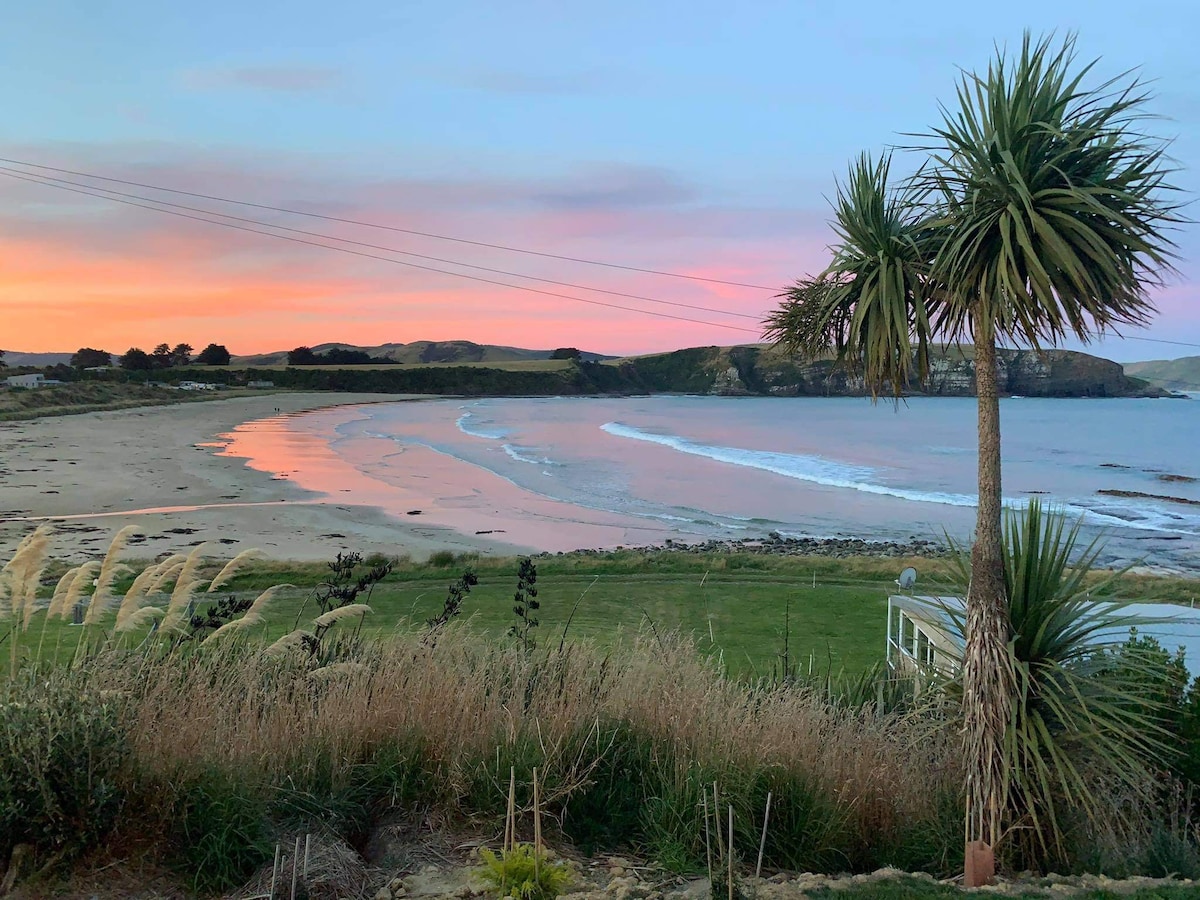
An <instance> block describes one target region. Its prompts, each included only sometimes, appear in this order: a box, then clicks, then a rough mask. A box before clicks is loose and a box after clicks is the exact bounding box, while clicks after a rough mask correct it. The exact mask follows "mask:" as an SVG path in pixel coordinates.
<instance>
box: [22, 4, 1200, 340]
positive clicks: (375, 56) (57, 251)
mask: <svg viewBox="0 0 1200 900" xmlns="http://www.w3.org/2000/svg"><path fill="white" fill-rule="evenodd" d="M1131 10H1132V12H1131ZM1198 18H1200V16H1198V15H1197V14H1196V13H1195V12H1194V11H1193V10H1192V9H1191V8H1190V4H1188V3H1185V2H1145V3H1140V4H1137V5H1136V7H1133V8H1131V7H1130V6H1129V5H1128V4H1122V5H1120V6H1118V5H1117V4H1116V3H1108V2H1090V3H1089V2H1059V3H1053V2H1041V3H1033V2H1011V3H1007V4H1002V5H984V4H965V3H961V2H960V3H953V4H951V3H924V4H920V3H912V4H895V3H877V4H871V3H859V4H854V5H841V6H837V7H834V6H833V5H832V4H826V3H795V2H794V3H752V4H745V5H741V6H737V5H734V4H728V3H721V4H715V3H686V4H685V3H652V4H646V3H638V4H633V3H625V2H610V3H607V4H587V5H583V4H563V3H554V4H551V3H508V4H484V3H460V4H450V3H407V4H404V3H399V4H384V3H311V2H300V3H289V4H275V3H254V4H248V3H229V2H223V0H218V2H209V3H205V4H202V5H201V4H188V5H184V4H161V3H148V2H145V3H144V2H87V3H83V2H79V3H69V2H61V0H49V2H45V0H44V2H38V3H27V4H21V5H20V6H19V7H17V8H14V9H12V10H9V11H7V14H6V23H5V28H4V30H3V32H2V33H0V56H2V58H3V59H4V60H5V61H6V63H7V65H6V70H7V72H8V73H9V77H8V78H6V79H5V80H4V81H3V82H0V108H3V109H4V110H5V112H6V115H5V123H4V127H3V129H2V130H0V155H3V156H6V157H10V158H16V159H22V160H29V161H32V162H40V163H43V164H46V165H55V166H62V167H64V168H69V169H75V170H79V171H85V172H95V173H100V174H106V175H112V176H114V177H121V178H130V179H133V180H138V181H145V182H149V183H153V184H162V185H166V186H172V187H182V188H185V189H189V190H201V191H203V192H206V193H216V194H220V195H223V196H231V197H237V198H246V199H252V200H255V201H256V202H262V203H268V204H270V205H282V206H288V207H293V208H295V207H299V208H302V209H307V210H314V211H317V210H319V211H323V212H334V213H335V214H337V215H341V216H344V217H348V218H356V219H363V220H366V221H371V222H383V223H388V224H393V225H398V226H401V227H406V228H414V229H417V230H423V231H433V232H437V233H441V234H447V235H452V236H461V237H465V238H470V239H473V240H482V241H487V242H494V243H502V244H510V245H514V246H520V247H529V248H534V249H539V250H546V251H549V252H553V253H559V254H564V255H570V256H581V257H586V258H592V259H601V260H608V261H612V262H617V263H625V264H630V265H635V266H642V267H647V268H655V269H668V270H671V271H680V272H684V273H688V274H698V275H705V276H707V277H716V278H725V279H728V280H733V281H745V282H749V283H752V284H761V285H766V286H774V285H779V286H782V285H783V284H786V283H787V282H788V281H789V280H791V279H792V278H794V277H796V276H798V275H801V274H803V273H804V272H806V271H814V270H817V269H820V268H821V267H823V265H824V261H825V254H824V251H823V248H824V246H825V245H826V244H827V243H828V242H829V241H830V239H831V235H830V233H829V231H828V229H827V227H826V224H825V220H826V218H827V205H826V200H825V198H826V197H827V196H828V195H829V194H830V193H831V191H832V189H833V185H834V179H835V178H836V177H838V176H840V175H841V173H842V172H843V171H844V170H845V166H846V163H847V162H848V161H849V160H850V159H851V158H852V157H853V156H855V155H856V154H858V153H859V152H860V151H862V150H871V151H874V152H878V151H881V150H883V149H885V148H886V147H888V146H891V145H895V144H904V143H907V142H909V141H910V140H912V139H911V138H907V137H905V133H907V132H920V131H922V130H924V129H926V128H928V127H929V126H931V125H933V124H935V123H936V121H937V119H938V101H939V100H941V101H949V100H951V99H953V93H954V86H955V79H956V77H957V73H958V67H963V68H967V69H975V68H982V67H984V66H986V64H987V62H988V60H989V58H990V57H991V55H992V53H993V46H994V44H995V43H1002V44H1003V43H1008V44H1010V45H1011V44H1015V43H1016V42H1018V41H1019V40H1020V36H1021V33H1022V31H1023V29H1025V28H1031V29H1033V30H1034V31H1035V32H1038V33H1040V32H1045V31H1050V30H1054V31H1057V32H1060V33H1066V32H1068V31H1075V32H1078V36H1079V51H1080V57H1081V58H1082V59H1091V58H1093V57H1100V58H1101V63H1100V66H1099V69H1098V72H1100V73H1102V74H1105V75H1111V74H1116V73H1118V72H1121V71H1124V70H1127V69H1131V68H1136V67H1141V71H1142V74H1143V75H1144V77H1146V78H1148V79H1150V80H1152V81H1153V82H1154V88H1155V91H1156V93H1157V95H1158V96H1157V99H1156V100H1155V102H1154V105H1153V107H1152V109H1153V111H1154V112H1156V113H1159V114H1161V115H1162V116H1163V117H1165V118H1164V120H1163V121H1160V122H1158V123H1156V124H1155V127H1156V129H1157V130H1158V131H1159V132H1160V133H1161V134H1163V135H1164V136H1166V137H1174V138H1175V143H1174V146H1173V149H1172V154H1173V156H1174V157H1175V158H1176V159H1177V160H1178V162H1179V164H1180V165H1181V166H1182V169H1183V171H1182V172H1181V173H1180V174H1179V176H1178V179H1177V180H1178V182H1179V184H1180V185H1181V186H1182V187H1184V188H1186V189H1188V190H1189V191H1191V192H1193V193H1194V192H1195V191H1196V189H1197V188H1198V187H1200V178H1198V176H1197V173H1196V170H1197V163H1198V162H1200V64H1198V63H1197V55H1198V54H1197V50H1196V46H1195V38H1196V36H1197V33H1198V31H1200V29H1197V27H1196V24H1195V22H1196V20H1197V19H1198ZM918 161H919V160H918V158H917V157H916V156H905V157H903V158H902V160H901V161H899V162H898V164H899V165H901V166H902V167H911V166H915V165H916V163H917V162H918ZM234 211H235V212H237V213H238V214H242V215H255V216H259V217H263V216H266V217H270V216H271V214H268V213H261V212H260V213H247V211H245V210H234ZM1193 215H1194V212H1193ZM265 220H266V219H264V221H265ZM270 221H274V222H282V221H284V220H283V219H282V218H279V217H272V218H270ZM287 222H288V224H290V225H292V226H294V227H300V228H309V229H316V230H320V231H323V232H325V233H330V234H337V235H339V236H346V237H352V238H353V239H355V240H366V241H370V242H372V243H379V244H385V245H387V246H389V247H396V248H399V249H406V250H410V251H412V252H418V253H426V254H433V255H441V256H443V257H446V258H453V259H454V260H456V261H462V262H471V263H474V264H476V265H485V266H492V267H497V268H502V269H505V270H506V271H514V272H519V273H527V274H533V275H538V276H541V277H543V278H553V279H556V280H564V281H570V282H572V283H577V284H582V285H585V286H587V287H603V288H605V289H608V290H613V291H620V292H624V293H633V294H638V295H646V296H653V297H656V298H660V299H664V300H667V301H670V302H673V303H688V304H692V305H699V306H705V307H708V308H710V309H713V310H735V311H740V312H742V313H743V314H744V315H758V314H760V313H762V312H763V311H765V310H766V309H768V308H770V306H771V305H772V304H773V300H772V297H771V293H770V292H768V291H763V290H749V289H735V288H730V287H727V286H720V285H713V284H708V283H703V282H687V281H685V280H683V279H664V278H657V277H654V276H643V275H636V274H634V273H628V272H621V271H618V270H605V269H601V268H596V267H581V266H578V265H573V264H570V265H569V264H565V263H557V262H551V261H547V260H539V259H536V258H532V257H521V256H518V255H514V254H507V253H502V252H500V251H485V250H481V249H479V248H470V247H466V246H464V245H455V244H449V243H446V242H438V241H430V240H425V239H418V238H411V237H404V236H399V235H396V234H387V233H380V232H377V231H371V230H364V229H351V228H349V227H340V226H339V227H337V228H336V230H335V229H333V228H331V227H330V226H328V224H327V223H314V222H312V221H306V220H303V219H301V220H295V219H288V220H287ZM1178 237H1179V242H1180V246H1181V252H1182V255H1183V257H1184V258H1183V260H1182V261H1181V263H1180V269H1181V276H1180V278H1178V279H1176V282H1175V283H1174V284H1172V285H1171V286H1170V287H1169V288H1168V289H1167V291H1165V292H1164V293H1163V294H1162V297H1161V308H1162V315H1161V316H1160V318H1159V319H1158V320H1157V321H1156V323H1155V325H1154V326H1153V327H1152V328H1150V329H1148V330H1147V331H1145V332H1143V333H1142V334H1143V335H1144V336H1148V337H1154V338H1159V339H1165V340H1178V341H1185V342H1193V343H1196V344H1200V306H1198V305H1197V304H1196V303H1195V302H1194V301H1195V300H1197V299H1198V297H1197V295H1198V293H1200V287H1197V285H1198V284H1200V265H1198V264H1197V262H1196V259H1197V255H1198V254H1197V251H1200V232H1198V230H1197V228H1196V226H1190V225H1189V226H1186V227H1185V228H1184V229H1183V230H1182V231H1181V232H1180V234H1179V236H1178ZM0 254H3V255H2V256H0V268H8V269H9V274H8V275H7V276H5V275H4V274H0V311H4V310H7V313H6V315H5V318H6V319H8V320H9V323H10V324H9V325H8V326H0V327H2V328H3V331H2V332H0V345H2V346H6V347H10V348H13V349H18V348H19V349H28V350H40V349H73V348H74V346H77V345H79V344H83V343H91V344H102V345H105V346H109V345H111V346H110V347H109V348H110V349H123V348H124V346H127V345H128V344H129V343H137V342H142V343H146V342H152V343H157V342H158V341H157V340H154V341H151V337H153V335H156V334H161V335H162V337H161V339H162V340H169V341H172V342H174V340H176V339H178V340H188V341H189V342H191V343H193V344H196V343H198V342H199V343H207V341H209V340H218V341H220V342H224V343H228V344H229V345H230V347H231V349H234V350H235V352H253V351H258V350H267V349H278V346H277V345H280V342H282V343H283V344H288V343H289V342H291V343H293V344H294V343H317V342H320V341H322V340H331V339H338V340H347V341H355V342H360V343H375V342H379V341H383V340H395V341H406V340H416V339H422V338H436V339H446V338H469V339H474V340H479V341H490V342H502V343H520V344H524V345H533V344H537V345H558V344H577V345H580V346H584V345H587V346H588V347H589V348H591V349H596V350H603V351H608V352H647V351H651V350H657V349H670V348H673V347H677V346H681V345H686V344H709V343H734V342H738V341H744V340H752V339H754V335H753V334H752V333H750V332H739V331H736V330H733V329H729V328H718V327H712V326H708V325H698V324H696V323H693V322H681V321H678V320H668V319H662V318H654V317H650V316H645V315H641V314H638V313H631V312H624V311H620V310H613V309H610V308H607V307H596V306H588V305H585V304H581V303H576V302H572V301H567V300H562V299H560V298H548V297H545V296H541V295H532V294H524V293H522V292H520V291H515V290H509V289H505V288H498V287H496V286H494V285H481V284H478V283H474V282H470V281H467V280H460V279H456V278H450V277H447V276H445V275H439V274H436V273H429V272H422V271H416V270H411V269H405V268H403V267H400V266H396V265H390V264H385V263H380V262H378V261H371V260H363V259H356V258H353V257H348V256H344V255H342V254H338V253H330V252H327V251H322V250H318V249H315V248H311V247H300V246H297V245H294V244H290V245H289V244H285V243H282V242H277V241H274V240H272V239H270V238H261V237H258V236H254V235H246V234H244V233H237V232H232V231H227V230H225V229H216V228H213V227H212V226H207V225H201V224H199V223H195V222H189V221H186V220H182V219H177V218H171V217H167V216H159V215H157V214H155V213H152V212H147V211H144V210H135V209H130V208H129V207H114V206H113V205H112V204H110V203H107V202H104V201H99V200H94V199H91V198H82V197H80V196H78V195H73V194H67V193H62V192H60V191H56V190H52V189H50V188H46V187H42V186H34V185H30V184H27V183H21V182H12V181H11V180H10V179H7V178H4V179H0ZM510 280H511V279H510ZM572 292H573V291H566V293H572ZM573 293H576V294H578V293H579V292H578V291H574V292H573ZM582 296H591V297H594V298H595V297H598V298H600V299H605V300H606V302H608V301H611V302H615V303H619V304H621V305H626V306H630V307H637V308H652V309H656V310H658V311H660V312H663V311H668V312H671V313H672V314H676V313H677V314H679V315H683V316H685V317H695V318H698V319H703V320H705V321H720V322H723V323H726V324H733V325H738V326H742V327H750V328H753V327H754V321H753V320H752V319H745V318H738V317H730V316H725V315H723V314H721V313H710V312H699V311H687V310H684V309H682V308H678V307H676V308H672V307H668V306H664V305H662V304H659V305H658V306H651V305H648V304H646V303H644V302H641V301H634V300H628V299H625V300H614V299H613V298H612V296H611V295H594V294H584V295H582ZM104 311H109V313H110V314H108V315H99V313H101V312H104ZM13 323H15V324H13ZM84 323H88V324H84ZM89 328H90V329H91V330H90V331H88V329H89ZM222 337H224V340H222ZM56 340H57V341H59V342H63V341H65V342H66V344H65V345H64V346H57V345H56V346H48V345H47V346H43V345H46V344H47V342H51V343H52V342H54V341H56ZM1101 352H1103V353H1104V354H1106V355H1109V356H1112V357H1114V358H1118V359H1140V358H1154V357H1168V356H1179V355H1195V354H1200V348H1187V347H1175V346H1172V345H1167V344H1153V343H1144V342H1140V341H1138V342H1135V341H1127V342H1113V341H1109V342H1107V343H1106V344H1105V345H1103V347H1102V348H1101Z"/></svg>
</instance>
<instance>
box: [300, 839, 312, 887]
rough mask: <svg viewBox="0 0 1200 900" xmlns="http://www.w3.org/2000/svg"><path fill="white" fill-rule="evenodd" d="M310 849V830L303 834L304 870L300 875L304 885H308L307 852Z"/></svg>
mask: <svg viewBox="0 0 1200 900" xmlns="http://www.w3.org/2000/svg"><path fill="white" fill-rule="evenodd" d="M310 849H312V832H309V833H308V834H306V835H304V871H303V873H302V877H303V878H304V886H305V887H308V852H309V850H310Z"/></svg>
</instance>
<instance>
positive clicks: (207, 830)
mask: <svg viewBox="0 0 1200 900" xmlns="http://www.w3.org/2000/svg"><path fill="white" fill-rule="evenodd" d="M266 813H267V805H266V803H265V802H264V800H263V798H262V795H261V792H260V791H259V790H258V789H257V786H254V785H251V784H249V783H248V782H247V781H245V780H241V779H238V778H237V776H236V773H233V772H229V771H221V770H218V769H215V768H214V769H211V770H210V771H209V772H207V773H206V774H204V775H202V776H200V777H197V778H194V779H192V780H190V781H189V782H188V783H187V784H185V785H184V786H183V787H182V788H181V789H180V792H179V799H178V803H177V808H176V811H175V815H176V818H177V822H178V826H177V834H176V854H177V858H178V859H179V861H180V862H181V863H182V865H183V867H184V868H185V870H186V872H187V874H188V877H189V878H190V879H191V882H192V885H193V887H195V889H196V890H198V891H219V890H226V889H228V888H232V887H235V886H237V885H239V884H241V883H242V882H244V881H245V880H246V879H247V878H249V877H250V875H251V874H252V873H253V872H254V870H255V869H257V868H258V867H259V866H261V865H262V864H263V863H264V862H266V861H267V860H268V859H270V858H271V853H272V851H273V849H274V843H273V841H272V840H271V834H270V829H269V827H268V823H267V815H266Z"/></svg>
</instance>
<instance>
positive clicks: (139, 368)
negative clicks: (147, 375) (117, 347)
mask: <svg viewBox="0 0 1200 900" xmlns="http://www.w3.org/2000/svg"><path fill="white" fill-rule="evenodd" d="M118 362H119V364H120V366H121V368H122V369H130V370H132V371H134V372H149V371H150V370H151V369H153V368H154V358H153V357H152V356H151V355H150V354H149V353H147V352H146V351H145V350H140V349H138V348H137V347H130V348H129V349H128V350H126V351H125V352H124V353H123V354H122V355H121V358H120V359H119V360H118Z"/></svg>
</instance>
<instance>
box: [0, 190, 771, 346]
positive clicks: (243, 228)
mask: <svg viewBox="0 0 1200 900" xmlns="http://www.w3.org/2000/svg"><path fill="white" fill-rule="evenodd" d="M0 175H3V176H4V177H6V178H14V179H16V180H18V181H27V182H29V183H30V184H40V185H42V186H43V187H51V188H56V189H58V190H62V191H70V192H71V193H73V194H85V195H87V196H89V197H96V198H97V199H100V200H108V201H109V202H111V203H121V204H124V205H126V206H136V207H138V208H140V209H148V210H150V211H152V212H158V213H165V214H166V215H171V216H178V217H180V218H183V219H192V220H194V221H196V222H205V223H207V224H209V225H219V226H221V227H223V228H233V229H236V230H238V231H246V232H249V233H250V234H259V235H263V236H265V237H272V238H276V239H278V240H281V241H291V242H292V243H296V244H305V245H307V246H310V247H321V248H322V249H325V250H334V251H337V252H339V253H347V254H350V255H351V256H361V257H364V258H366V259H375V260H379V261H380V262H387V263H392V264H394V265H398V266H408V267H409V268H413V269H421V270H423V271H426V272H437V273H439V274H441V275H452V276H454V277H456V278H466V279H469V280H471V281H479V282H482V283H484V284H492V285H496V286H497V287H505V288H510V289H512V290H517V291H526V292H528V293H532V294H541V295H543V296H546V297H557V298H560V299H563V300H574V301H576V302H578V303H588V304H591V305H593V306H604V307H608V308H609V309H619V310H623V311H625V312H633V313H641V314H642V315H647V316H656V317H658V318H660V319H674V320H676V321H679V322H692V323H694V324H697V325H707V326H709V327H712V328H727V329H730V330H732V331H744V332H747V333H749V334H755V335H759V334H761V332H760V331H759V330H757V329H753V328H744V327H742V326H740V325H730V324H727V323H724V322H706V321H704V320H702V319H693V318H691V317H688V316H676V315H672V314H671V313H662V312H655V311H654V310H650V309H638V308H636V307H632V306H621V305H620V304H617V303H606V302H604V301H603V300H590V299H588V298H585V297H575V296H573V295H571V294H561V293H558V292H557V291H544V290H542V289H540V288H532V287H525V286H523V285H519V284H509V283H508V282H505V281H496V280H495V279H492V278H481V277H479V276H478V275H467V274H464V273H462V272H450V271H447V270H446V269H438V268H436V267H434V266H424V265H420V264H418V263H412V262H406V261H405V260H402V259H393V258H391V257H388V256H379V255H377V254H374V253H364V252H362V251H361V250H351V249H350V248H348V247H335V246H331V245H329V244H322V243H320V242H318V241H310V240H305V239H303V238H297V237H289V236H288V235H285V234H276V233H275V232H272V231H260V230H258V229H256V228H249V227H247V226H245V225H235V224H234V223H233V222H222V221H218V220H215V219H206V218H204V217H202V216H196V215H191V214H190V213H185V212H179V211H177V210H174V209H164V208H163V207H161V206H151V205H150V203H154V202H156V201H149V203H138V202H135V201H133V200H122V199H120V198H118V197H109V196H105V195H104V194H98V193H94V192H93V191H91V190H83V189H80V188H73V187H67V186H66V185H62V184H54V183H52V182H49V181H43V180H41V178H40V177H39V176H36V175H32V174H25V175H18V174H15V173H14V172H13V171H12V170H10V169H0ZM98 190H104V189H103V188H99V189H98ZM212 215H220V213H213V214H212ZM259 224H262V225H263V226H264V227H266V228H273V227H276V226H273V225H269V224H266V223H259Z"/></svg>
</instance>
